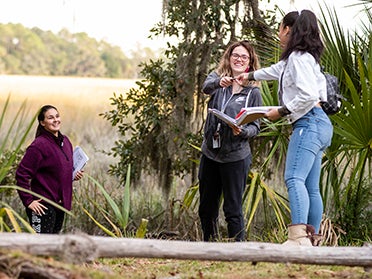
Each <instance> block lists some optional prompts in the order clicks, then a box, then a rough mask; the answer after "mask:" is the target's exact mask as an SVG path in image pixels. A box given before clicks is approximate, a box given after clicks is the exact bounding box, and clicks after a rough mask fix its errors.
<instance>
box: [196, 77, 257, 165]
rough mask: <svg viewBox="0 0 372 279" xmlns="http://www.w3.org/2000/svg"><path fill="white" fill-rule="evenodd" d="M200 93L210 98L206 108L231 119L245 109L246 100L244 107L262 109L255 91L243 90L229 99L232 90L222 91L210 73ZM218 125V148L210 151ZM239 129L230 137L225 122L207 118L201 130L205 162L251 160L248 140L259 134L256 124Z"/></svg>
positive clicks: (230, 132) (230, 134) (218, 78)
mask: <svg viewBox="0 0 372 279" xmlns="http://www.w3.org/2000/svg"><path fill="white" fill-rule="evenodd" d="M203 92H204V93H205V94H208V95H210V99H209V101H208V108H215V109H218V110H223V108H224V113H226V114H227V115H229V116H231V117H233V118H235V116H236V115H237V114H238V113H239V112H240V110H241V109H242V108H243V107H245V105H246V100H247V97H248V102H247V107H254V106H261V105H262V98H261V94H260V90H259V88H258V87H251V86H249V87H245V88H244V89H243V90H242V91H241V92H240V93H237V94H234V95H232V86H229V87H227V88H222V87H221V86H220V77H219V76H218V75H217V73H216V72H212V73H210V74H209V75H208V77H207V78H206V80H205V82H204V84H203ZM248 95H249V96H248ZM218 123H220V129H219V131H218V133H219V135H220V141H221V145H220V148H213V136H214V134H215V133H216V131H217V126H218ZM241 128H242V132H241V133H240V134H239V135H237V136H234V134H233V132H232V129H231V128H230V127H229V126H228V125H227V124H226V123H225V122H223V121H222V120H219V119H218V118H217V117H216V116H214V115H212V114H208V115H207V119H206V123H205V126H204V137H203V143H202V153H203V154H204V155H205V156H207V157H208V158H209V159H211V160H214V161H216V162H220V163H228V162H235V161H239V160H242V159H245V158H246V157H247V156H252V155H251V148H250V145H249V140H250V139H251V138H253V137H255V136H256V135H257V134H258V133H259V132H260V122H259V120H256V121H254V122H251V123H248V124H245V125H243V126H242V127H241Z"/></svg>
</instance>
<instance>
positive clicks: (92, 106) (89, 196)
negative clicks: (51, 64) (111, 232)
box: [0, 76, 194, 237]
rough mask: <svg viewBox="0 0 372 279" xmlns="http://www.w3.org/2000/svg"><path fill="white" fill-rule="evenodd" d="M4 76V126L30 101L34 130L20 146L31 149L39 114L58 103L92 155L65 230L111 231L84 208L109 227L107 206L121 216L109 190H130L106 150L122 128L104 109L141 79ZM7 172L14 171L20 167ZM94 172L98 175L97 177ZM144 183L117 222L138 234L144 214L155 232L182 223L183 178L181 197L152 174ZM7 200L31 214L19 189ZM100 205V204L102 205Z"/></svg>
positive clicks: (66, 126) (116, 195) (115, 193)
mask: <svg viewBox="0 0 372 279" xmlns="http://www.w3.org/2000/svg"><path fill="white" fill-rule="evenodd" d="M0 82H1V84H2V86H1V87H0V104H3V103H7V111H6V120H4V121H3V126H2V127H1V131H3V130H8V129H9V127H10V126H11V125H12V123H11V121H9V119H14V118H15V117H16V116H17V113H18V109H19V107H20V106H21V105H22V104H23V103H24V102H27V107H26V108H25V109H24V110H25V111H24V112H23V114H22V116H23V119H24V120H27V121H26V122H25V123H30V127H29V129H30V133H29V134H28V135H27V137H26V138H25V140H24V143H23V144H22V145H21V146H20V148H21V149H25V148H26V147H27V146H28V145H29V144H30V143H31V141H32V140H33V139H34V135H35V131H36V126H37V123H36V120H35V114H36V113H37V111H38V109H39V108H40V107H41V106H43V105H45V104H52V105H54V106H56V107H57V108H58V110H59V112H60V114H61V120H62V128H61V132H62V133H63V134H65V135H67V136H68V137H69V138H70V140H71V142H72V144H73V145H74V146H75V145H79V146H81V147H83V148H84V150H85V151H86V153H87V154H88V156H89V158H90V160H89V162H88V164H87V166H86V167H85V172H86V174H87V176H86V177H84V178H83V179H82V180H80V181H76V182H74V184H73V187H74V193H73V195H74V196H73V207H72V211H71V213H72V214H71V215H66V221H65V225H64V229H63V231H64V232H73V231H83V232H86V233H89V234H94V235H101V234H105V235H106V233H105V232H104V231H103V230H102V229H101V228H100V227H99V226H97V224H96V223H95V222H94V221H93V220H92V219H91V218H90V217H89V216H88V215H87V214H86V213H85V212H84V210H83V209H85V210H86V212H89V214H90V215H91V216H92V217H94V219H95V220H96V221H97V222H99V223H100V224H101V225H102V226H103V227H106V228H110V227H112V224H110V221H109V220H108V219H107V218H104V216H103V214H102V210H104V212H107V213H109V214H112V215H111V217H110V218H111V219H112V220H115V218H112V216H115V214H116V213H115V212H114V211H113V208H112V206H110V203H109V202H107V195H108V196H109V197H110V198H111V205H113V204H122V199H123V193H124V185H121V184H120V182H119V181H118V180H117V179H116V178H115V177H113V176H111V175H109V174H108V173H107V171H108V169H109V166H110V164H113V163H114V162H115V160H116V159H115V158H113V157H110V156H108V155H106V154H105V153H107V152H109V151H110V149H111V147H112V146H114V141H115V140H117V138H118V137H117V135H116V130H115V128H114V127H112V126H111V125H110V124H109V123H107V121H106V120H104V119H102V117H100V116H99V113H102V112H104V111H106V110H108V109H110V100H109V99H110V97H112V95H113V93H114V92H115V93H117V94H123V93H124V92H127V91H128V90H129V88H132V87H134V86H135V81H134V80H112V79H95V78H94V79H93V78H65V77H31V76H1V77H0ZM7 94H11V101H8V102H7V101H6V99H5V98H4V96H6V95H7ZM21 128H22V127H21ZM23 128H25V127H23ZM16 137H17V134H16V132H15V131H12V132H11V133H10V134H9V135H8V138H11V139H12V138H16ZM5 140H6V138H5V135H4V133H0V144H1V143H2V142H4V141H5ZM19 159H20V158H18V160H19ZM7 173H8V175H10V176H14V169H13V170H11V171H10V172H7ZM88 177H92V178H94V180H92V179H89V178H88ZM13 183H14V177H13ZM141 183H142V184H143V185H142V186H143V187H141V189H135V188H134V187H133V188H131V190H130V191H131V206H130V208H129V209H128V208H127V209H126V213H125V215H122V216H121V217H122V218H121V219H122V220H121V221H122V222H121V224H120V222H117V223H115V222H114V225H115V226H118V227H121V228H123V227H126V230H127V231H128V233H129V234H130V235H135V233H137V235H139V236H141V237H143V236H144V233H145V232H146V226H144V223H145V222H146V221H144V220H142V219H149V224H148V227H149V228H150V229H151V231H152V232H155V233H154V234H157V233H156V231H159V233H158V234H159V235H160V234H162V233H163V234H164V230H163V227H166V228H167V231H172V229H173V228H174V227H175V226H176V225H177V224H178V222H177V221H176V219H177V218H178V217H176V218H174V216H176V215H177V216H179V215H180V213H179V208H180V204H179V202H178V201H179V199H178V198H177V197H176V193H178V194H179V195H182V194H183V191H182V189H179V187H178V185H179V184H178V183H177V185H175V188H177V189H176V190H174V192H173V194H174V200H176V202H175V201H173V200H172V201H168V200H165V199H164V196H163V195H162V192H161V190H160V189H156V187H154V184H153V183H152V181H151V178H147V180H146V181H142V182H141ZM184 183H185V182H184ZM183 186H184V188H186V186H187V184H183ZM102 188H103V189H104V190H105V192H107V195H106V196H105V194H103V191H102ZM4 202H7V204H8V205H9V208H12V209H14V212H17V213H18V214H19V215H20V216H21V217H23V218H25V219H27V217H26V215H25V210H24V208H23V205H22V204H21V202H20V200H19V197H18V195H17V194H16V192H15V191H14V192H13V194H12V195H8V196H7V197H6V198H4ZM127 204H128V203H127ZM96 205H100V207H97V206H96ZM169 208H173V213H171V214H168V216H167V218H168V220H173V222H169V224H167V222H165V223H166V224H164V221H161V223H162V225H161V226H159V220H163V215H165V214H166V212H168V210H169ZM128 210H129V212H128ZM0 213H1V212H0ZM0 215H1V214H0ZM159 216H161V217H159ZM0 218H1V216H0ZM123 222H124V223H123ZM193 223H194V222H193ZM141 224H142V230H138V228H141ZM172 224H173V225H172ZM22 226H23V227H24V228H25V226H26V225H25V224H23V225H22ZM187 229H188V228H185V229H184V231H187Z"/></svg>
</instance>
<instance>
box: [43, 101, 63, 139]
mask: <svg viewBox="0 0 372 279" xmlns="http://www.w3.org/2000/svg"><path fill="white" fill-rule="evenodd" d="M40 125H41V126H43V127H44V129H45V130H47V131H48V132H50V133H52V134H53V135H55V136H58V131H59V130H60V128H61V118H60V116H59V113H58V111H57V110H55V109H54V108H51V109H48V110H47V111H46V112H45V114H44V120H42V121H40Z"/></svg>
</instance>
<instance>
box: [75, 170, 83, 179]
mask: <svg viewBox="0 0 372 279" xmlns="http://www.w3.org/2000/svg"><path fill="white" fill-rule="evenodd" d="M83 176H84V171H82V170H81V171H78V172H77V173H76V175H75V177H74V181H77V180H80V179H82V178H83Z"/></svg>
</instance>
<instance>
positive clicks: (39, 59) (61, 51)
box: [0, 24, 156, 78]
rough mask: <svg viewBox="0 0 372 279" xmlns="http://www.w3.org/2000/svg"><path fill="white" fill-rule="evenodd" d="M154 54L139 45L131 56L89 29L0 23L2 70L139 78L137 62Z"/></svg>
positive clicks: (60, 74)
mask: <svg viewBox="0 0 372 279" xmlns="http://www.w3.org/2000/svg"><path fill="white" fill-rule="evenodd" d="M155 56H156V54H155V52H154V51H153V50H151V49H149V48H142V49H141V48H140V47H139V49H136V50H133V51H132V52H131V53H130V57H128V56H126V55H125V54H124V52H123V51H122V49H121V48H120V47H118V46H112V45H110V44H109V43H107V42H105V41H103V40H102V41H97V40H96V39H94V38H91V37H89V36H88V35H87V34H86V33H75V34H71V33H70V32H69V31H68V30H66V29H63V30H61V31H60V32H59V33H58V34H54V33H53V32H51V31H43V30H41V29H39V28H37V27H34V28H32V29H29V28H26V27H24V26H23V25H22V24H0V74H8V75H13V74H14V75H46V76H79V77H109V78H138V77H139V71H140V69H139V67H138V65H139V64H140V63H141V62H144V61H146V60H149V59H154V58H155Z"/></svg>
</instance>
